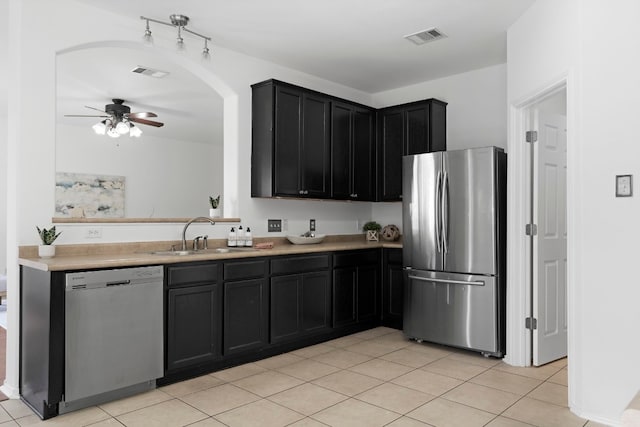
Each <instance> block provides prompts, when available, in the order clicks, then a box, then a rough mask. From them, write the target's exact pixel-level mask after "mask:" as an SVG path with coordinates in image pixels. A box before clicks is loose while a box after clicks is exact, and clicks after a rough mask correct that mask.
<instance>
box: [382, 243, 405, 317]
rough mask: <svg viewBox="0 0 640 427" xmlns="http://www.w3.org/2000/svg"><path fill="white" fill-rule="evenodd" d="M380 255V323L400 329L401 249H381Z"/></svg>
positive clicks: (401, 303)
mask: <svg viewBox="0 0 640 427" xmlns="http://www.w3.org/2000/svg"><path fill="white" fill-rule="evenodd" d="M382 257H383V263H382V271H383V278H382V298H381V300H382V313H381V319H382V324H383V325H384V326H388V327H390V328H396V329H402V315H403V303H404V301H403V296H404V278H403V277H404V273H403V270H402V249H383V252H382Z"/></svg>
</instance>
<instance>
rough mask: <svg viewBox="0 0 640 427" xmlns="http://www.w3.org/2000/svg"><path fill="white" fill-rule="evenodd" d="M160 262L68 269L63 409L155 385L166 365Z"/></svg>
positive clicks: (74, 407)
mask: <svg viewBox="0 0 640 427" xmlns="http://www.w3.org/2000/svg"><path fill="white" fill-rule="evenodd" d="M162 271H163V270H162V267H161V266H154V267H137V268H125V269H116V270H97V271H84V272H75V273H69V274H67V275H66V283H65V291H66V292H65V298H66V300H65V375H64V378H65V384H64V402H61V404H60V406H59V412H60V413H64V412H69V411H73V410H76V409H79V408H83V407H86V406H90V405H95V404H98V403H102V402H105V401H109V400H114V399H117V398H120V397H124V396H127V395H131V394H134V393H138V392H141V391H145V390H149V389H152V388H155V380H156V378H160V377H162V376H163V374H164V369H163V364H164V363H163V361H164V357H163V354H164V353H163V352H164V340H163V272H162Z"/></svg>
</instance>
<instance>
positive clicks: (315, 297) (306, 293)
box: [300, 271, 331, 334]
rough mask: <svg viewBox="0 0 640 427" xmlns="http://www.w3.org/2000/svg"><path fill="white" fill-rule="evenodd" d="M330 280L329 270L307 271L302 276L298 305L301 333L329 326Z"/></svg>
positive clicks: (313, 331) (314, 331)
mask: <svg viewBox="0 0 640 427" xmlns="http://www.w3.org/2000/svg"><path fill="white" fill-rule="evenodd" d="M330 283H331V281H330V280H329V272H328V271H321V272H318V273H307V274H304V275H303V276H302V291H301V292H300V306H301V307H302V310H301V311H302V322H301V326H302V333H303V334H311V333H316V332H322V331H324V330H327V329H329V328H330V327H331V288H330V286H329V285H330Z"/></svg>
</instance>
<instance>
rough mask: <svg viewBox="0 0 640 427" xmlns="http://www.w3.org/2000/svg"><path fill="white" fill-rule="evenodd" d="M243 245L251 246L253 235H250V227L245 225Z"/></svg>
mask: <svg viewBox="0 0 640 427" xmlns="http://www.w3.org/2000/svg"><path fill="white" fill-rule="evenodd" d="M244 245H245V246H249V247H251V246H253V237H252V236H251V229H250V228H249V227H247V232H246V233H245V235H244Z"/></svg>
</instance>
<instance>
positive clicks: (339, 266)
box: [333, 249, 380, 328]
mask: <svg viewBox="0 0 640 427" xmlns="http://www.w3.org/2000/svg"><path fill="white" fill-rule="evenodd" d="M333 264H334V268H333V327H334V328H339V327H341V326H347V325H351V324H354V323H364V322H370V321H371V322H373V321H376V320H377V319H378V287H379V286H380V252H379V250H377V249H376V250H370V251H354V252H346V253H339V254H334V256H333Z"/></svg>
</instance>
